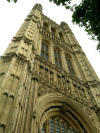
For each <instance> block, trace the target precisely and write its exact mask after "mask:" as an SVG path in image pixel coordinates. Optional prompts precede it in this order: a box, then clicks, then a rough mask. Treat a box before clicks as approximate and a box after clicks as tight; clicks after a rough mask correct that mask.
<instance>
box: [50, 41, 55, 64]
mask: <svg viewBox="0 0 100 133" xmlns="http://www.w3.org/2000/svg"><path fill="white" fill-rule="evenodd" d="M49 61H50V62H51V63H52V64H55V60H54V44H53V42H51V43H50V44H49Z"/></svg>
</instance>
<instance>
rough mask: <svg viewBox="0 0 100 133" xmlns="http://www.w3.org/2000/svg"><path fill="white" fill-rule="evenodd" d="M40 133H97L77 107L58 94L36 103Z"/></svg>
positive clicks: (45, 97)
mask: <svg viewBox="0 0 100 133" xmlns="http://www.w3.org/2000/svg"><path fill="white" fill-rule="evenodd" d="M36 112H37V113H38V120H39V122H38V123H39V125H38V127H39V132H40V133H94V132H95V133H97V129H96V127H95V126H94V125H93V123H92V122H91V121H90V119H89V117H88V116H87V114H85V113H84V111H83V110H82V109H81V108H80V107H79V105H78V104H77V103H76V102H75V101H72V100H71V99H68V98H66V97H64V96H62V95H60V94H46V95H44V96H41V97H40V98H39V99H38V101H37V107H36Z"/></svg>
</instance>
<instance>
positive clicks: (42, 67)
mask: <svg viewBox="0 0 100 133" xmlns="http://www.w3.org/2000/svg"><path fill="white" fill-rule="evenodd" d="M0 133H100V82H99V79H98V77H97V75H96V74H95V72H94V70H93V68H92V67H91V65H90V63H89V61H88V60H87V58H86V56H85V54H84V52H83V50H82V49H81V47H80V45H79V44H78V42H77V40H76V39H75V37H74V35H73V33H72V31H71V29H70V28H69V26H68V25H67V24H66V23H65V22H62V23H61V24H60V25H58V24H56V23H55V22H54V21H52V20H51V19H49V18H48V17H46V16H45V15H44V14H43V13H42V7H41V5H40V4H36V5H35V6H34V7H33V9H32V10H31V12H30V13H29V15H28V16H27V18H26V19H25V21H24V23H23V24H22V26H21V28H20V29H19V31H18V33H17V34H16V35H15V37H14V38H13V39H12V41H11V43H10V45H9V46H8V48H7V50H6V51H5V53H4V54H3V56H1V58H0Z"/></svg>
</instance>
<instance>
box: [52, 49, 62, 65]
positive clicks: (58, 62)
mask: <svg viewBox="0 0 100 133" xmlns="http://www.w3.org/2000/svg"><path fill="white" fill-rule="evenodd" d="M54 58H55V65H56V66H58V67H61V66H62V65H61V57H60V52H59V50H58V49H55V50H54Z"/></svg>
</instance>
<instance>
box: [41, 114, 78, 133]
mask: <svg viewBox="0 0 100 133" xmlns="http://www.w3.org/2000/svg"><path fill="white" fill-rule="evenodd" d="M45 123H47V122H45ZM48 126H49V131H48V130H46V128H47V127H46V126H44V124H43V127H42V129H41V133H79V131H77V130H75V129H74V128H73V127H72V126H71V125H70V124H69V123H68V122H67V121H65V120H64V119H63V118H61V117H59V116H53V117H50V118H49V123H48Z"/></svg>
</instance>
